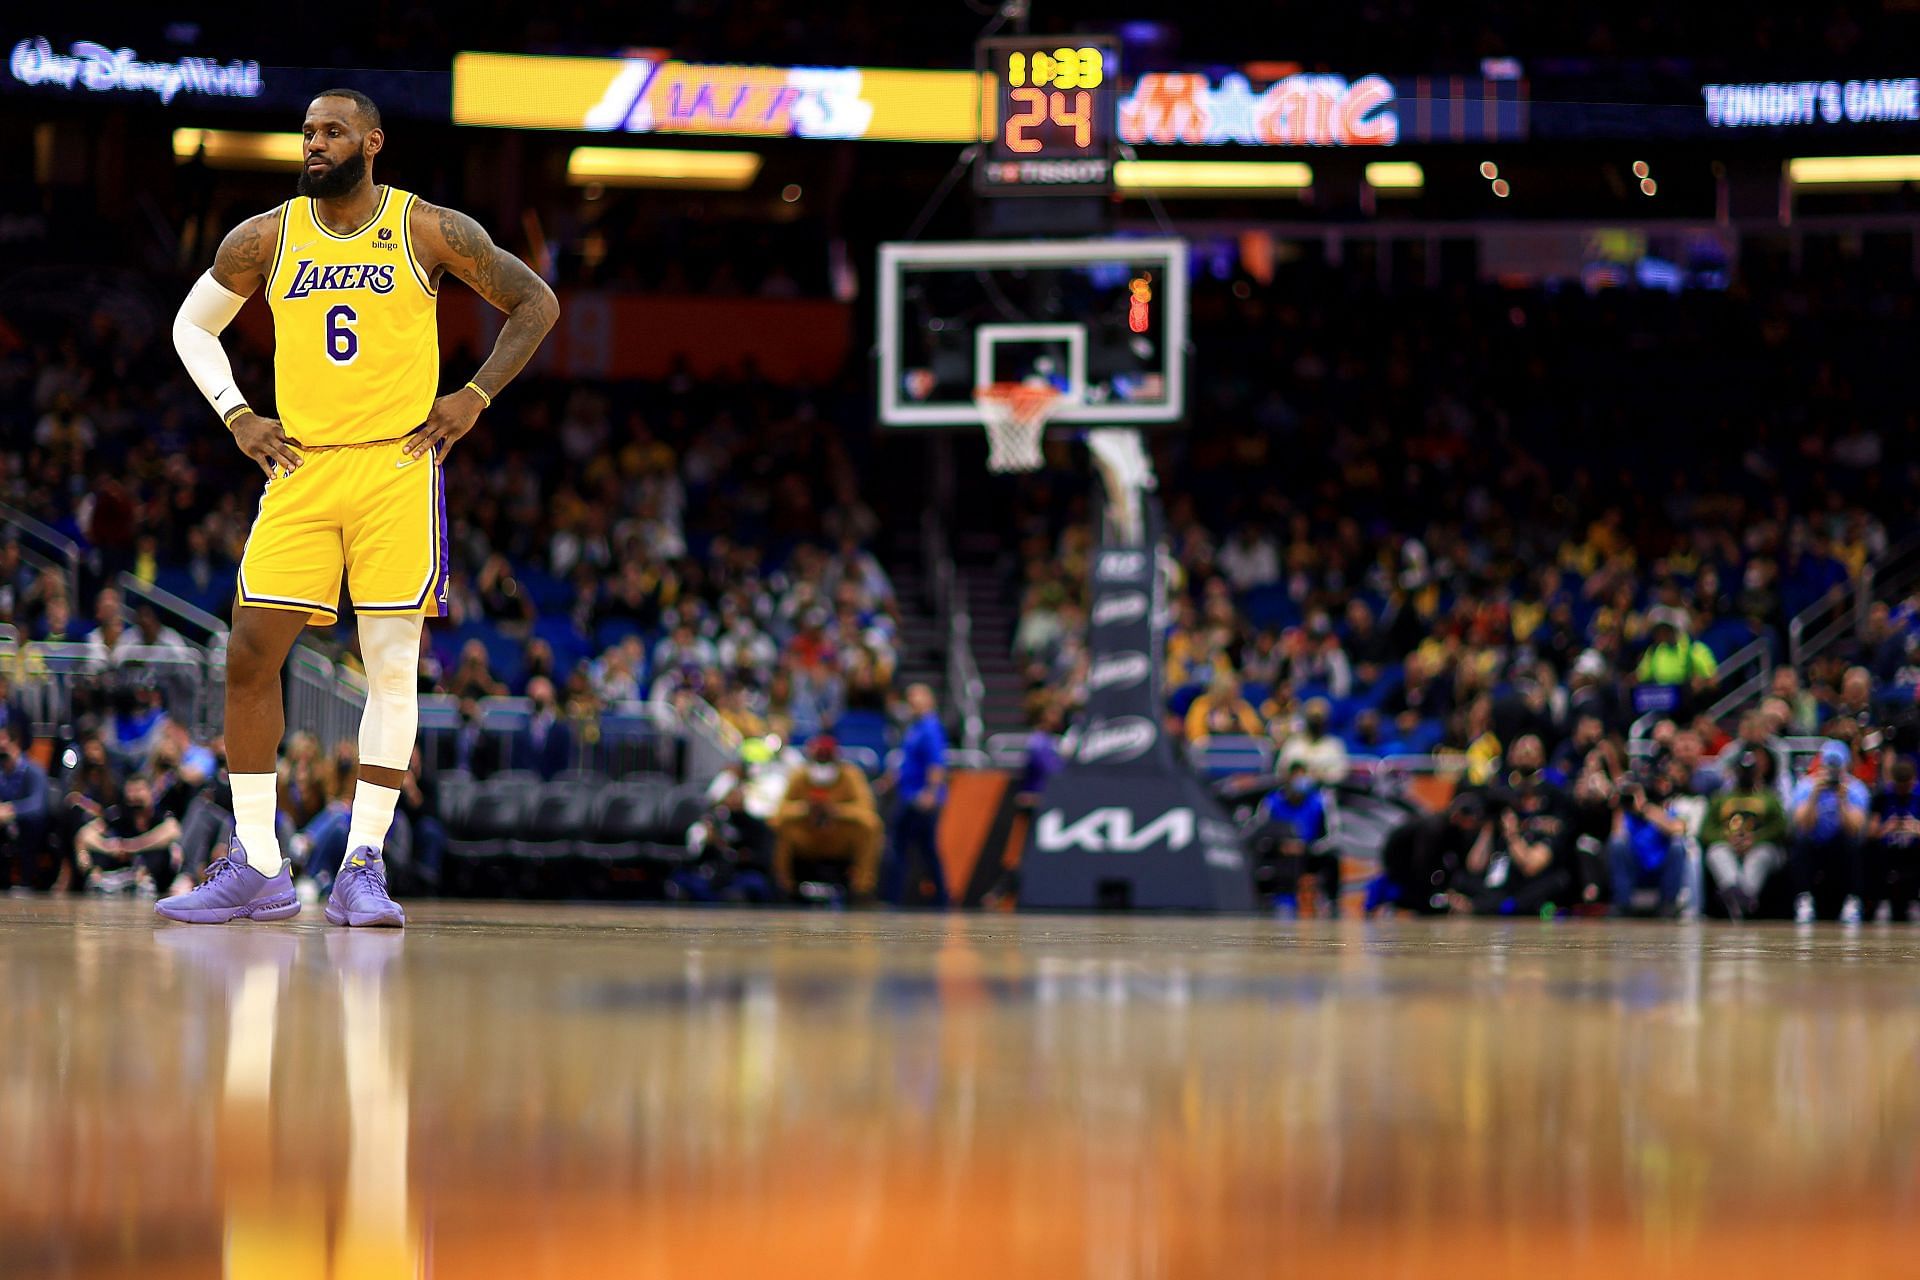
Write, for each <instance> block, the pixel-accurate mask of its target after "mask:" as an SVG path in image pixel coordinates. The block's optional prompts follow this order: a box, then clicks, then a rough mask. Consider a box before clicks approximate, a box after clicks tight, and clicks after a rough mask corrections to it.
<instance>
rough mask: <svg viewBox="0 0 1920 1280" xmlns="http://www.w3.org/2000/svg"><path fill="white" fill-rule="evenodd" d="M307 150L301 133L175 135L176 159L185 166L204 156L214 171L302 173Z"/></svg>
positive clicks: (177, 131)
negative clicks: (283, 170)
mask: <svg viewBox="0 0 1920 1280" xmlns="http://www.w3.org/2000/svg"><path fill="white" fill-rule="evenodd" d="M303 149H304V148H303V145H302V143H301V140H300V135H299V134H297V133H243V132H238V131H236V130H233V129H175V130H174V131H173V158H174V159H175V160H176V161H178V162H180V163H182V164H184V163H186V162H187V161H189V160H192V159H194V158H195V157H196V156H199V155H201V154H203V153H204V154H205V156H206V161H207V167H208V168H210V169H298V168H299V167H300V156H301V153H302V151H303Z"/></svg>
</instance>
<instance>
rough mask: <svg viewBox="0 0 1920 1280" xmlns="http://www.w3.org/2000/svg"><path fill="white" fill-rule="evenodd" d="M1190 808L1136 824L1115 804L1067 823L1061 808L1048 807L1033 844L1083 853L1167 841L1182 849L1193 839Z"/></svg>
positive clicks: (1044, 849)
mask: <svg viewBox="0 0 1920 1280" xmlns="http://www.w3.org/2000/svg"><path fill="white" fill-rule="evenodd" d="M1195 825H1196V824H1195V822H1194V814H1193V810H1192V809H1188V808H1185V807H1182V808H1179V809H1169V810H1167V811H1166V812H1165V813H1163V814H1160V815H1159V816H1158V817H1156V818H1154V819H1153V820H1152V821H1150V822H1147V823H1145V824H1144V825H1141V826H1135V825H1134V820H1133V813H1132V812H1131V811H1130V810H1127V809H1123V808H1121V807H1119V806H1118V805H1115V806H1111V807H1108V808H1104V809H1095V810H1094V811H1093V812H1091V813H1089V814H1088V815H1087V816H1086V817H1084V818H1081V819H1080V820H1079V821H1077V822H1073V823H1068V822H1067V820H1066V815H1065V812H1064V811H1063V810H1060V809H1049V810H1047V811H1046V812H1045V813H1043V814H1041V815H1040V822H1039V824H1038V825H1037V826H1036V827H1035V829H1034V837H1033V838H1034V844H1035V845H1036V846H1037V847H1038V848H1039V850H1040V851H1041V852H1042V853H1062V852H1064V851H1066V850H1068V849H1079V850H1082V851H1084V852H1086V853H1138V852H1140V851H1141V850H1142V849H1149V848H1152V847H1153V846H1154V845H1156V844H1159V843H1161V842H1162V841H1165V842H1166V846H1167V848H1168V849H1169V850H1176V849H1184V848H1186V847H1187V846H1188V845H1190V844H1192V843H1193V832H1194V827H1195Z"/></svg>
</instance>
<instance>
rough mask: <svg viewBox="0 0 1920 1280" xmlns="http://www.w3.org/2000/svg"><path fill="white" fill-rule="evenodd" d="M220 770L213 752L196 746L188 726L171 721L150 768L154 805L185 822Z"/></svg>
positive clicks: (155, 749) (169, 720) (164, 730)
mask: <svg viewBox="0 0 1920 1280" xmlns="http://www.w3.org/2000/svg"><path fill="white" fill-rule="evenodd" d="M219 769H220V762H219V761H218V760H217V759H216V758H215V757H214V754H213V752H212V751H211V750H209V749H208V748H207V747H204V746H202V745H200V744H199V743H197V742H195V741H194V740H193V735H192V734H191V733H189V732H187V727H186V726H185V725H183V724H181V723H180V722H179V721H178V720H174V719H171V718H170V719H168V720H167V722H166V724H165V726H164V727H162V729H161V731H160V740H159V742H157V743H156V744H155V745H154V748H153V756H152V758H151V760H150V762H149V763H148V766H147V773H148V776H150V777H151V778H152V779H153V796H154V803H155V804H156V805H157V806H159V808H161V809H162V810H164V811H165V812H167V813H170V814H172V815H173V816H174V817H175V818H178V819H181V820H182V821H184V820H185V818H186V813H187V806H188V805H189V804H191V803H192V802H193V798H194V797H195V796H196V795H199V794H200V791H201V789H202V788H203V787H205V786H206V785H207V783H209V782H211V781H212V780H213V776H214V774H216V773H217V772H219Z"/></svg>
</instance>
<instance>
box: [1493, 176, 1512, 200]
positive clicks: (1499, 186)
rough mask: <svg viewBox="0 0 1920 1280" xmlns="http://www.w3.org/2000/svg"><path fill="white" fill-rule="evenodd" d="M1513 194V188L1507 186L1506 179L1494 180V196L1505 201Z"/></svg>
mask: <svg viewBox="0 0 1920 1280" xmlns="http://www.w3.org/2000/svg"><path fill="white" fill-rule="evenodd" d="M1512 192H1513V188H1512V187H1510V186H1508V185H1507V180H1506V179H1505V178H1495V179H1494V180H1493V194H1495V195H1496V196H1499V197H1500V198H1501V199H1502V200H1505V199H1506V198H1507V197H1508V196H1509V195H1511V194H1512Z"/></svg>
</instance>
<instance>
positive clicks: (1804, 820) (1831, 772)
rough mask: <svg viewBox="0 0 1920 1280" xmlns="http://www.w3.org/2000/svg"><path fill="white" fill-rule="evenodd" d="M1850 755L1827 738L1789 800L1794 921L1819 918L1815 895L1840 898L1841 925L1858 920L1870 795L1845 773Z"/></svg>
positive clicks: (1842, 747)
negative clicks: (1818, 756) (1863, 844)
mask: <svg viewBox="0 0 1920 1280" xmlns="http://www.w3.org/2000/svg"><path fill="white" fill-rule="evenodd" d="M1852 761H1853V753H1852V752H1851V751H1849V750H1848V749H1847V745H1846V744H1845V743H1843V742H1831V741H1829V742H1827V743H1826V744H1825V745H1823V746H1822V747H1821V748H1820V758H1819V760H1818V761H1817V762H1816V763H1815V765H1814V768H1813V770H1812V772H1810V773H1808V774H1807V776H1806V777H1804V778H1802V779H1800V781H1799V782H1798V783H1796V784H1795V786H1794V788H1793V794H1792V796H1791V797H1790V798H1789V799H1788V801H1787V816H1788V822H1789V828H1790V830H1791V832H1792V837H1791V839H1792V848H1791V850H1790V852H1789V855H1788V860H1787V865H1788V867H1789V869H1790V870H1791V871H1792V872H1793V880H1794V889H1795V891H1796V892H1795V897H1794V903H1793V918H1794V922H1795V923H1796V924H1811V923H1813V921H1814V920H1815V919H1816V918H1817V917H1818V899H1819V897H1821V896H1824V897H1826V898H1828V899H1829V900H1831V899H1832V898H1835V897H1839V898H1840V899H1841V903H1840V912H1839V915H1840V921H1841V923H1842V924H1858V923H1860V892H1861V889H1862V887H1863V883H1862V882H1863V880H1864V875H1863V868H1862V866H1861V855H1862V848H1861V841H1862V839H1863V838H1864V836H1865V834H1866V830H1867V818H1868V810H1869V807H1870V805H1871V797H1869V796H1868V794H1867V788H1866V784H1865V783H1863V782H1861V781H1860V780H1859V779H1858V778H1855V777H1853V776H1852V775H1851V774H1849V773H1848V772H1847V767H1848V766H1849V765H1850V764H1851V763H1852Z"/></svg>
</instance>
